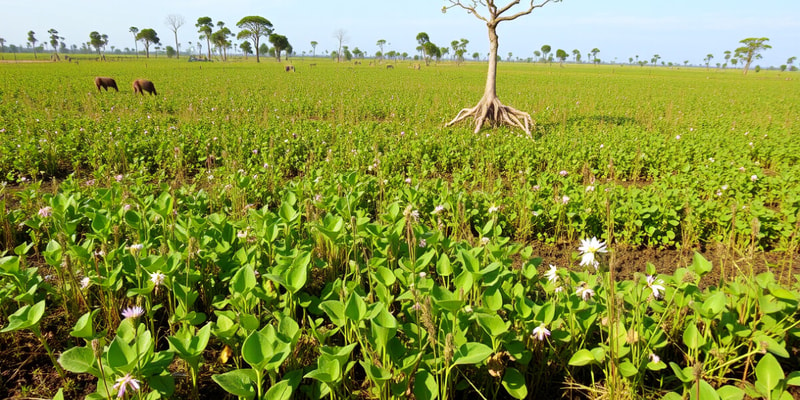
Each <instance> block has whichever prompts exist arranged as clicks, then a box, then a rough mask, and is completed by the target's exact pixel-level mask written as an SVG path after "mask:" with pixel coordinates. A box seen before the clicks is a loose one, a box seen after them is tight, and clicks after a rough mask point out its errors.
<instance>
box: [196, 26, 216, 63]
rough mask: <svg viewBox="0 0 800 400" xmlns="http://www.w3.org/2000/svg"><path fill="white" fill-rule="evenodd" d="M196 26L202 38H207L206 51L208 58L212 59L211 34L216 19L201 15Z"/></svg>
mask: <svg viewBox="0 0 800 400" xmlns="http://www.w3.org/2000/svg"><path fill="white" fill-rule="evenodd" d="M194 26H195V27H197V33H200V34H201V35H200V39H205V40H206V51H207V52H208V59H209V60H211V34H212V32H213V30H214V21H212V20H211V17H200V18H198V19H197V23H196V24H194Z"/></svg>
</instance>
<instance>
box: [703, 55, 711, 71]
mask: <svg viewBox="0 0 800 400" xmlns="http://www.w3.org/2000/svg"><path fill="white" fill-rule="evenodd" d="M713 58H714V55H713V54H711V53H708V54H706V58H704V59H703V61H704V62H705V63H706V69H708V64H711V60H712V59H713Z"/></svg>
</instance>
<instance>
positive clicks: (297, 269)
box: [284, 251, 311, 293]
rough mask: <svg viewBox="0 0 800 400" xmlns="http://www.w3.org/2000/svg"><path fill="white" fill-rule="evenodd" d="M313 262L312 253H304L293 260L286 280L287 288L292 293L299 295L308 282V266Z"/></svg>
mask: <svg viewBox="0 0 800 400" xmlns="http://www.w3.org/2000/svg"><path fill="white" fill-rule="evenodd" d="M310 261H311V252H308V251H303V252H301V253H300V254H298V255H297V257H295V258H294V260H292V265H291V266H290V267H289V269H288V270H286V272H285V275H284V280H285V281H286V288H287V289H289V291H290V292H292V293H297V292H298V291H299V290H300V289H302V288H303V286H305V285H306V282H307V281H308V264H309V262H310Z"/></svg>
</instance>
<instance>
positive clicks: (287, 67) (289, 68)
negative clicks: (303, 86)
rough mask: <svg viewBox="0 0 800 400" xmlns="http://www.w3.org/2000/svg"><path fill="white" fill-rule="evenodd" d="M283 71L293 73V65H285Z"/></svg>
mask: <svg viewBox="0 0 800 400" xmlns="http://www.w3.org/2000/svg"><path fill="white" fill-rule="evenodd" d="M284 70H285V71H286V72H289V71H291V72H294V65H287V66H286V67H284Z"/></svg>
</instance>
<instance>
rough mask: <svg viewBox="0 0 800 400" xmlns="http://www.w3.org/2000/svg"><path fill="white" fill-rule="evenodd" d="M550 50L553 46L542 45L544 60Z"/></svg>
mask: <svg viewBox="0 0 800 400" xmlns="http://www.w3.org/2000/svg"><path fill="white" fill-rule="evenodd" d="M551 50H553V48H552V47H550V45H549V44H546V45H544V46H542V57H544V59H545V60H547V55H548V54H550V51H551Z"/></svg>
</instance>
